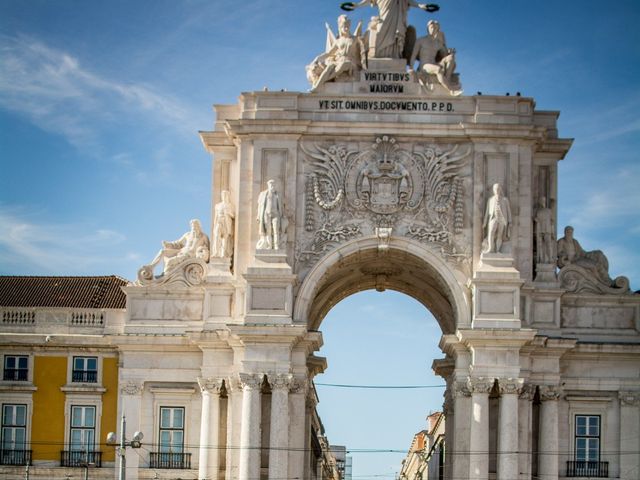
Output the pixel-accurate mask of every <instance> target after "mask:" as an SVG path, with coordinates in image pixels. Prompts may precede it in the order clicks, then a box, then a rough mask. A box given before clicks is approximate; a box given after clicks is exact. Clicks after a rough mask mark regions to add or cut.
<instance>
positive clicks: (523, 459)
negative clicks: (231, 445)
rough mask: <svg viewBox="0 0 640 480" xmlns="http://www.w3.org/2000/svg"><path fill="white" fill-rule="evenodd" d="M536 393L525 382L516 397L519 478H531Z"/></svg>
mask: <svg viewBox="0 0 640 480" xmlns="http://www.w3.org/2000/svg"><path fill="white" fill-rule="evenodd" d="M535 393H536V388H535V386H534V385H531V384H525V385H523V387H522V389H521V390H520V394H519V399H518V451H519V452H520V453H519V455H518V465H519V471H520V478H522V479H525V480H526V479H530V478H531V473H532V470H531V460H532V451H533V438H532V434H531V431H532V429H533V411H532V406H533V403H532V402H533V397H534V395H535Z"/></svg>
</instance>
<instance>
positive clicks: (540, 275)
mask: <svg viewBox="0 0 640 480" xmlns="http://www.w3.org/2000/svg"><path fill="white" fill-rule="evenodd" d="M535 282H536V283H541V284H545V285H548V286H557V285H558V277H557V276H556V266H555V265H554V264H552V263H538V264H536V279H535Z"/></svg>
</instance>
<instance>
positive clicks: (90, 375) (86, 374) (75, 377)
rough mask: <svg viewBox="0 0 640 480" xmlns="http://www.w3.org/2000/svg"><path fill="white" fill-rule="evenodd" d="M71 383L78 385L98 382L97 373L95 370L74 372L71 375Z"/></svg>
mask: <svg viewBox="0 0 640 480" xmlns="http://www.w3.org/2000/svg"><path fill="white" fill-rule="evenodd" d="M71 381H72V382H78V383H96V382H97V381H98V372H96V371H95V370H93V371H92V370H74V371H73V372H72V373H71Z"/></svg>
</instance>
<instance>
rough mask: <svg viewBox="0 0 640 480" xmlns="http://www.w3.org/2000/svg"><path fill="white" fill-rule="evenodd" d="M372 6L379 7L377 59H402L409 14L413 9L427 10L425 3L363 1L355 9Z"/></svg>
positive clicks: (391, 0)
mask: <svg viewBox="0 0 640 480" xmlns="http://www.w3.org/2000/svg"><path fill="white" fill-rule="evenodd" d="M366 5H371V6H375V7H378V12H379V13H378V31H377V32H376V36H375V38H376V45H375V57H376V58H402V53H403V50H404V40H405V35H406V31H407V14H408V13H409V9H410V8H411V7H418V8H421V9H423V10H424V9H426V8H427V5H426V4H424V3H417V2H415V1H414V0H361V1H359V2H358V3H356V4H355V5H353V8H358V7H363V6H366Z"/></svg>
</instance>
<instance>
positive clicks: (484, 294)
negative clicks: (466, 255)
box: [471, 253, 524, 329]
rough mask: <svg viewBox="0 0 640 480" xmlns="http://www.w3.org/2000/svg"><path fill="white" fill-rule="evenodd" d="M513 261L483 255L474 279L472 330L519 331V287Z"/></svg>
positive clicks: (505, 256)
mask: <svg viewBox="0 0 640 480" xmlns="http://www.w3.org/2000/svg"><path fill="white" fill-rule="evenodd" d="M523 283H524V281H523V280H521V279H520V273H519V272H518V270H516V269H515V268H514V261H513V258H512V257H510V256H507V255H505V254H501V253H483V254H482V255H481V257H480V263H479V265H478V268H477V269H476V271H475V273H474V276H473V280H472V281H471V285H472V289H473V321H472V326H473V328H510V329H517V328H520V325H521V322H520V287H521V286H522V284H523Z"/></svg>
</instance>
